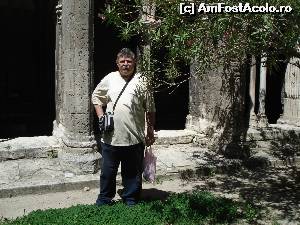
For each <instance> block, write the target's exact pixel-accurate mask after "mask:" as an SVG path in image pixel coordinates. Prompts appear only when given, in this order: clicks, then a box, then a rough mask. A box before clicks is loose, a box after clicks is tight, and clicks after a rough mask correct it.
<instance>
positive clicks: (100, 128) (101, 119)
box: [98, 116, 104, 134]
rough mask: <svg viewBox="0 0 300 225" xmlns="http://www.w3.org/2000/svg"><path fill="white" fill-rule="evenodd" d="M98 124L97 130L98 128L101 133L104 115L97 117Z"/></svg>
mask: <svg viewBox="0 0 300 225" xmlns="http://www.w3.org/2000/svg"><path fill="white" fill-rule="evenodd" d="M98 126H99V130H100V134H103V132H104V116H100V117H99V123H98Z"/></svg>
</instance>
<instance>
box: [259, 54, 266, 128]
mask: <svg viewBox="0 0 300 225" xmlns="http://www.w3.org/2000/svg"><path fill="white" fill-rule="evenodd" d="M266 62H267V58H266V57H262V58H261V64H260V80H259V110H258V119H259V121H258V122H259V124H258V126H260V127H265V126H267V125H268V121H267V117H266V113H265V107H266V90H267V89H266V86H267V66H266Z"/></svg>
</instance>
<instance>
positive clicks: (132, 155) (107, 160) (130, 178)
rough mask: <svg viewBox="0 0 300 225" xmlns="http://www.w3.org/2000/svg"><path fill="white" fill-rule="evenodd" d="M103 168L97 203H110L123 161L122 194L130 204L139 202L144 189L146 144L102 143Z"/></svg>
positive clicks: (124, 199)
mask: <svg viewBox="0 0 300 225" xmlns="http://www.w3.org/2000/svg"><path fill="white" fill-rule="evenodd" d="M101 148H102V168H101V175H100V194H99V196H98V199H97V201H96V204H97V205H104V204H110V203H111V200H112V199H113V198H114V196H115V194H116V176H117V172H118V167H119V164H120V163H121V176H122V184H123V186H124V191H123V193H122V195H121V198H122V199H123V201H124V202H125V203H126V204H128V205H134V204H136V203H137V201H138V200H139V197H140V193H141V190H142V173H143V158H144V149H145V146H144V144H142V143H140V144H137V145H131V146H112V145H109V144H105V143H101Z"/></svg>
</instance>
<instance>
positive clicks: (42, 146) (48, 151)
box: [0, 136, 60, 162]
mask: <svg viewBox="0 0 300 225" xmlns="http://www.w3.org/2000/svg"><path fill="white" fill-rule="evenodd" d="M59 148H60V145H59V141H58V140H57V139H56V138H55V137H53V136H39V137H19V138H12V139H4V140H1V141H0V162H1V161H5V160H13V159H23V158H49V157H50V158H51V157H53V155H55V154H56V152H57V151H58V149H59Z"/></svg>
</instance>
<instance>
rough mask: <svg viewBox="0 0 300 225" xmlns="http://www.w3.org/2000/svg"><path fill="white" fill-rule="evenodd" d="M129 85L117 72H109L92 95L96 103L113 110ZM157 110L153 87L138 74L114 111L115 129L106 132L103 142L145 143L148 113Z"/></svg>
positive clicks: (121, 143) (118, 144)
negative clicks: (146, 116) (146, 114)
mask: <svg viewBox="0 0 300 225" xmlns="http://www.w3.org/2000/svg"><path fill="white" fill-rule="evenodd" d="M125 84H126V80H124V79H123V78H122V77H121V75H120V73H119V72H118V71H116V72H112V73H109V74H108V75H107V76H105V77H104V78H103V79H102V80H101V81H100V83H99V84H98V85H97V87H96V88H95V90H94V92H93V94H92V103H93V104H94V105H101V106H105V105H106V106H107V109H106V111H107V112H112V111H113V104H114V103H115V101H116V99H117V98H118V95H119V93H120V92H121V90H122V88H123V87H124V85H125ZM146 112H155V104H154V98H153V93H152V90H151V88H150V87H149V86H148V84H147V82H146V81H145V79H144V78H143V77H141V74H139V73H137V74H135V75H134V76H133V78H132V79H131V80H130V82H129V83H128V85H127V87H126V88H125V90H124V92H123V93H122V95H121V97H120V98H119V100H118V102H117V105H116V108H115V110H114V131H112V132H110V133H105V134H104V135H103V139H102V141H103V142H104V143H107V144H110V145H114V146H130V145H135V144H138V143H141V142H143V143H145V113H146Z"/></svg>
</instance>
